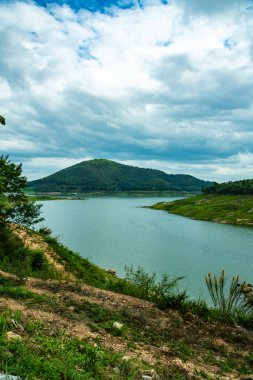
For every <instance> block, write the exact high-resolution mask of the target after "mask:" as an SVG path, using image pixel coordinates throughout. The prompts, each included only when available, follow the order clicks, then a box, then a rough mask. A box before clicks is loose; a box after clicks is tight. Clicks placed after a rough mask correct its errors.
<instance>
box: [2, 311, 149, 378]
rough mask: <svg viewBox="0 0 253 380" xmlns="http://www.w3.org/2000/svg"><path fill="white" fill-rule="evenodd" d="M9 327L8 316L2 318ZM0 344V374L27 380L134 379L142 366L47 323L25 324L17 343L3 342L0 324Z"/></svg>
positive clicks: (3, 333) (4, 328) (4, 330)
mask: <svg viewBox="0 0 253 380" xmlns="http://www.w3.org/2000/svg"><path fill="white" fill-rule="evenodd" d="M4 318H5V320H6V324H8V315H6V316H5V317H4ZM3 326H4V327H3V329H2V334H1V338H0V339H1V342H0V343H1V344H0V371H3V372H5V371H6V370H7V372H8V373H12V374H16V375H17V376H20V377H22V378H24V379H27V380H35V379H40V380H48V379H50V380H62V379H66V380H70V379H71V380H91V379H97V380H104V379H115V380H116V379H122V380H123V379H129V380H130V379H137V378H138V377H137V376H138V374H140V373H141V371H142V370H143V369H144V368H145V366H144V365H143V364H141V363H138V362H135V363H133V362H129V361H128V362H127V361H122V359H121V358H122V355H121V354H116V353H113V352H111V351H109V350H106V349H105V348H103V347H101V346H100V345H99V344H97V343H96V344H94V343H89V342H87V341H85V340H79V339H75V338H71V337H69V336H67V335H66V334H65V333H64V332H63V331H61V330H59V329H55V328H54V327H53V326H52V327H51V329H50V330H51V334H50V336H49V335H48V333H47V332H48V328H49V326H47V325H46V324H43V323H41V322H40V323H39V322H34V321H26V322H25V323H24V324H23V327H24V331H23V333H22V338H21V339H20V340H11V341H9V340H7V339H5V332H6V330H7V327H5V325H3ZM0 332H1V317H0Z"/></svg>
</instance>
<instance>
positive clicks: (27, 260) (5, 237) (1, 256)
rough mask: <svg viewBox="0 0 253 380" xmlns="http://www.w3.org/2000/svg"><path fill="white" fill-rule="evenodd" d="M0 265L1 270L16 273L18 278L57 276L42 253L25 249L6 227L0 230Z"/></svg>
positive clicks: (20, 241) (21, 242)
mask: <svg viewBox="0 0 253 380" xmlns="http://www.w3.org/2000/svg"><path fill="white" fill-rule="evenodd" d="M0 263H1V268H2V269H3V270H6V271H9V272H12V273H16V274H17V275H18V276H20V277H22V276H35V277H42V278H50V277H51V278H55V277H56V276H57V274H56V272H55V270H54V268H52V267H51V266H50V264H49V263H48V262H47V260H46V258H45V255H44V253H43V251H41V250H38V249H35V250H32V249H28V248H26V247H25V245H24V243H23V241H22V240H21V239H20V238H19V237H18V236H17V235H16V234H15V233H14V232H13V231H12V230H11V229H10V228H8V227H3V228H1V229H0Z"/></svg>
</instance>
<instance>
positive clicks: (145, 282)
mask: <svg viewBox="0 0 253 380" xmlns="http://www.w3.org/2000/svg"><path fill="white" fill-rule="evenodd" d="M125 271H126V278H125V280H126V281H127V282H128V283H129V291H130V294H131V293H133V294H131V295H133V296H135V297H138V298H141V299H145V300H147V301H151V302H154V303H156V304H157V305H158V306H159V307H160V308H167V307H172V308H178V307H179V306H180V305H181V304H182V302H184V301H185V300H186V298H187V295H186V292H178V291H176V286H177V284H178V281H179V280H181V279H182V278H183V277H176V278H173V279H170V278H169V276H168V275H167V274H164V275H163V276H162V278H161V280H160V281H157V276H156V274H155V273H153V274H151V275H150V274H148V273H146V272H145V271H144V269H143V268H142V267H139V268H138V269H137V270H134V269H133V267H125Z"/></svg>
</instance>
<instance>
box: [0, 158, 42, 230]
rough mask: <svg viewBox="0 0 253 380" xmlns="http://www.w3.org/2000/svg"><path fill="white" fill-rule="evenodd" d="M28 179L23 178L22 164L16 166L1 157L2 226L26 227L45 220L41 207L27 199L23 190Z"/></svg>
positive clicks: (0, 218)
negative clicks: (16, 225) (12, 224)
mask: <svg viewBox="0 0 253 380" xmlns="http://www.w3.org/2000/svg"><path fill="white" fill-rule="evenodd" d="M26 183H27V179H26V177H24V176H22V164H19V165H16V164H14V163H13V162H11V161H10V160H9V157H8V156H0V224H1V225H2V226H5V225H7V224H8V223H16V224H20V225H23V226H25V227H31V226H32V225H33V224H35V223H38V222H40V221H42V220H43V218H41V217H40V208H41V205H38V204H36V203H35V202H34V201H31V200H30V199H29V197H27V196H26V195H25V194H24V192H23V189H24V187H25V186H26Z"/></svg>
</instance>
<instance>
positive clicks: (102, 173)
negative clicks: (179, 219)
mask: <svg viewBox="0 0 253 380" xmlns="http://www.w3.org/2000/svg"><path fill="white" fill-rule="evenodd" d="M209 184H210V182H205V181H201V180H199V179H197V178H195V177H192V176H189V175H173V174H166V173H164V172H162V171H160V170H153V169H143V168H138V167H133V166H129V165H123V164H119V163H117V162H114V161H110V160H102V159H97V160H90V161H84V162H81V163H79V164H77V165H73V166H71V167H69V168H66V169H63V170H61V171H59V172H57V173H54V174H52V175H50V176H48V177H46V178H43V179H40V180H37V181H32V182H30V183H29V186H31V187H32V188H33V189H34V190H36V191H38V192H50V191H52V192H53V191H60V192H77V193H83V192H89V191H104V192H118V191H138V190H139V191H200V190H201V189H202V187H205V186H208V185H209Z"/></svg>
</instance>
